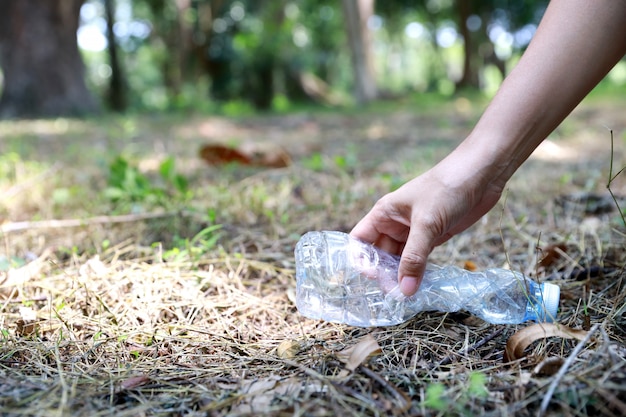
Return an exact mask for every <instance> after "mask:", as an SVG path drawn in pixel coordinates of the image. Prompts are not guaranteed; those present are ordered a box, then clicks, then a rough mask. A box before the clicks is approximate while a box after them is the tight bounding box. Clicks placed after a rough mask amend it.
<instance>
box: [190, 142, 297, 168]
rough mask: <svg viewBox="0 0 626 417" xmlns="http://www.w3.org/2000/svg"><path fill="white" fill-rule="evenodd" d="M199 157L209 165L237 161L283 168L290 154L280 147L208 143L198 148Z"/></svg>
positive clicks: (288, 163)
mask: <svg viewBox="0 0 626 417" xmlns="http://www.w3.org/2000/svg"><path fill="white" fill-rule="evenodd" d="M200 157H201V158H202V159H204V160H205V161H206V162H207V163H209V164H211V165H217V166H219V165H226V164H229V163H237V164H241V165H250V166H256V167H264V168H284V167H287V166H289V165H291V156H290V155H289V154H288V153H287V151H285V150H284V149H283V148H280V147H269V148H261V147H259V146H258V145H256V146H253V145H250V144H242V145H240V146H237V147H231V146H225V145H221V144H209V145H204V146H203V147H202V148H200Z"/></svg>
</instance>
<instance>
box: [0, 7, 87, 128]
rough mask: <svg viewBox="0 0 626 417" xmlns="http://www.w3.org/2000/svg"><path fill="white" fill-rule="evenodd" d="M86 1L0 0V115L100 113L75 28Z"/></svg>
mask: <svg viewBox="0 0 626 417" xmlns="http://www.w3.org/2000/svg"><path fill="white" fill-rule="evenodd" d="M82 3H83V0H3V1H2V2H0V66H1V67H2V71H3V76H4V83H3V90H2V97H1V98H0V116H2V117H10V118H13V117H40V116H77V115H84V114H87V113H92V112H95V111H97V109H98V105H97V103H96V101H95V100H94V98H93V97H92V95H91V93H90V92H89V90H88V89H87V87H86V85H85V80H84V66H83V61H82V59H81V55H80V53H79V51H78V44H77V40H76V30H77V28H78V22H79V14H80V7H81V5H82Z"/></svg>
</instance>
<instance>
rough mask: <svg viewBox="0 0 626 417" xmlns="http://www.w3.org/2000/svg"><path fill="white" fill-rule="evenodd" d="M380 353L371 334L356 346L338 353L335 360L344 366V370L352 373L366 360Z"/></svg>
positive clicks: (378, 346)
mask: <svg viewBox="0 0 626 417" xmlns="http://www.w3.org/2000/svg"><path fill="white" fill-rule="evenodd" d="M380 353H381V349H380V345H379V344H378V342H377V341H376V339H374V337H373V336H372V335H371V334H368V335H367V336H365V337H364V338H362V339H361V341H360V342H359V343H357V344H356V345H354V346H350V347H349V348H347V349H344V350H342V351H341V352H338V353H337V359H339V360H340V361H341V362H343V363H345V364H346V369H349V370H351V371H354V370H355V369H356V368H358V367H359V366H360V365H361V364H362V363H363V362H365V361H366V360H367V359H368V358H370V357H372V356H376V355H378V354H380Z"/></svg>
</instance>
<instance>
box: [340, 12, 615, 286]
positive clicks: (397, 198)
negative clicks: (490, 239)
mask: <svg viewBox="0 0 626 417" xmlns="http://www.w3.org/2000/svg"><path fill="white" fill-rule="evenodd" d="M625 53H626V0H594V1H589V0H553V1H552V2H550V4H549V6H548V9H547V10H546V13H545V15H544V17H543V19H542V21H541V24H540V25H539V28H538V30H537V33H536V34H535V36H534V38H533V40H532V42H531V43H530V45H529V47H528V49H527V51H526V52H525V53H524V55H523V56H522V58H521V60H520V62H519V63H518V65H517V66H516V68H515V69H514V70H513V71H512V72H511V74H510V75H509V76H508V77H507V78H506V80H505V81H504V83H503V84H502V86H501V88H500V90H499V91H498V93H497V94H496V96H495V97H494V99H493V100H492V102H491V103H490V105H489V106H488V107H487V109H486V110H485V112H484V114H483V115H482V117H481V118H480V120H479V121H478V123H477V124H476V126H475V127H474V129H473V130H472V132H471V133H470V134H469V136H468V137H467V138H466V139H465V140H464V141H463V142H462V143H461V144H460V145H459V146H458V147H457V148H456V149H455V150H454V151H453V152H452V153H450V154H449V155H448V156H447V157H446V158H444V159H443V160H442V161H441V162H439V163H438V164H437V165H435V166H434V167H433V168H431V169H430V170H429V171H427V172H426V173H424V174H423V175H421V176H419V177H417V178H415V179H413V180H411V181H409V182H408V183H406V184H405V185H403V186H402V187H401V188H399V189H398V190H396V191H395V192H393V193H390V194H387V195H386V196H384V197H382V198H381V199H380V200H379V201H378V202H377V203H376V205H375V206H374V207H373V208H372V210H371V211H370V212H369V213H368V214H367V215H366V216H365V217H364V218H363V219H362V220H361V221H360V222H359V223H358V224H357V225H356V226H355V228H354V229H353V231H352V234H353V235H354V236H356V237H358V238H361V239H363V240H365V241H369V242H373V243H375V244H376V245H378V246H380V247H381V248H383V249H385V250H387V251H389V252H392V253H397V254H400V253H401V254H402V260H401V262H400V270H399V279H400V287H401V289H402V291H403V292H404V293H405V294H407V295H410V294H413V293H415V291H417V288H418V286H419V283H420V281H421V278H422V275H423V272H424V268H425V266H426V262H427V258H428V255H429V254H430V252H431V251H432V249H433V248H434V247H435V246H436V245H439V244H441V243H443V242H445V241H446V240H448V239H449V238H450V237H452V236H453V235H455V234H457V233H459V232H461V231H463V230H465V229H466V228H467V227H469V226H471V225H472V224H474V223H475V222H476V221H477V220H478V219H479V218H480V217H482V216H483V215H484V214H485V213H486V212H487V211H489V210H490V209H491V208H492V207H493V206H494V205H495V204H496V202H497V201H498V199H499V198H500V195H501V193H502V190H503V188H504V186H505V185H506V182H507V181H508V180H509V179H510V177H511V176H512V175H513V173H514V172H515V171H516V170H517V169H518V168H519V166H520V165H521V164H522V163H523V162H524V161H525V160H526V159H527V158H528V157H529V156H530V154H531V153H532V151H533V150H534V149H535V148H536V147H537V146H538V145H539V144H540V143H541V142H542V141H543V140H544V139H545V138H546V136H548V135H549V134H550V132H552V131H553V130H554V129H555V128H556V127H557V126H558V125H559V124H560V123H561V122H562V121H563V119H564V118H565V117H566V116H567V115H568V114H569V113H570V112H571V111H572V110H573V109H574V107H576V105H578V103H579V102H580V101H581V100H582V99H583V98H584V97H585V96H586V95H587V94H588V93H589V91H590V90H591V89H592V88H593V87H594V86H595V85H596V84H597V83H598V82H599V81H600V80H601V79H602V78H603V77H604V76H605V75H606V74H607V73H608V71H609V70H610V69H611V68H612V67H613V66H614V65H615V64H616V63H617V62H618V61H619V59H620V58H622V57H623V56H624V54H625Z"/></svg>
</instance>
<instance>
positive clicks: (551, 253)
mask: <svg viewBox="0 0 626 417" xmlns="http://www.w3.org/2000/svg"><path fill="white" fill-rule="evenodd" d="M566 250H567V246H565V243H556V244H554V245H550V246H548V247H546V248H544V249H542V250H541V253H542V255H543V257H542V258H541V261H539V266H540V267H543V268H545V267H548V266H550V265H552V264H553V263H554V262H556V261H557V260H558V259H559V258H561V255H562V254H563V253H565V251H566Z"/></svg>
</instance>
